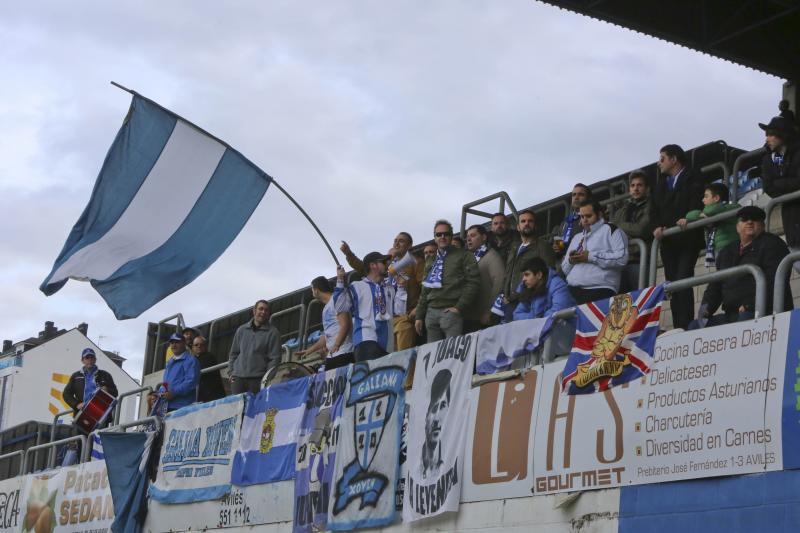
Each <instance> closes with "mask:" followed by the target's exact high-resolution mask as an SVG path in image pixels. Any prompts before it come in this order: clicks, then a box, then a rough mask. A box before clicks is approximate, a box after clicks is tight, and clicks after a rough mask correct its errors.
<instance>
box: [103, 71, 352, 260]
mask: <svg viewBox="0 0 800 533" xmlns="http://www.w3.org/2000/svg"><path fill="white" fill-rule="evenodd" d="M111 85H113V86H114V87H117V88H118V89H122V90H123V91H125V92H127V93H130V94H132V95H133V96H138V97H140V98H144V99H145V100H147V101H149V102H152V103H153V104H155V105H157V106H158V107H160V108H161V109H163V110H164V111H166V112H167V113H169V114H171V115H174V116H176V117H178V118H180V119H181V120H183V121H184V122H186V123H187V124H189V125H191V126H192V127H193V128H196V129H197V130H198V131H200V132H201V133H203V134H205V135H208V136H209V137H211V138H212V139H214V140H215V141H217V142H219V143H220V144H222V145H223V146H225V147H226V148H228V149H230V150H234V151H236V153H239V154H240V155H241V153H240V152H239V151H238V150H236V149H235V148H233V147H232V146H231V145H229V144H228V143H226V142H225V141H223V140H222V139H219V138H217V137H215V136H214V135H211V134H210V133H209V132H207V131H206V130H204V129H203V128H200V127H199V126H197V125H195V124H193V123H192V122H190V121H188V120H186V119H185V118H183V117H181V116H180V115H178V114H176V113H174V112H173V111H170V110H169V109H167V108H165V107H163V106H162V105H160V104H158V103H157V102H153V100H150V99H149V98H147V97H145V96H142V95H140V94H139V93H137V92H136V91H133V90H131V89H128V88H127V87H123V86H122V85H120V84H119V83H117V82H115V81H112V82H111ZM242 158H243V159H245V160H246V161H248V162H250V161H249V160H248V159H247V158H246V157H244V155H242ZM250 163H251V164H253V163H252V162H250ZM253 166H254V167H256V168H258V169H259V170H260V168H259V167H258V165H255V164H253ZM262 172H263V171H262ZM264 174H265V175H266V177H267V178H268V179H269V180H270V181H271V182H272V183H273V184H274V185H275V187H277V188H278V190H279V191H281V192H282V193H283V194H285V195H286V198H288V199H289V201H290V202H292V203H293V204H294V206H295V207H296V208H297V209H299V210H300V212H301V213H303V216H304V217H306V220H308V222H309V224H311V226H312V227H313V228H314V230H315V231H316V232H317V235H319V238H320V239H322V242H323V243H325V246H326V247H327V248H328V251H329V252H330V254H331V257H333V262H334V263H336V266H337V267H338V266H340V265H341V263H339V260H338V259H337V258H336V254H334V253H333V248H331V245H330V244H329V243H328V240H327V239H326V238H325V236H324V235H323V234H322V232H321V231H320V229H319V228H318V227H317V225H316V224H315V223H314V221H313V220H312V219H311V217H310V216H308V213H306V211H305V209H303V208H302V207H300V204H298V203H297V200H295V199H294V198H292V195H291V194H289V193H288V192H286V189H284V188H283V187H281V186H280V184H279V183H278V182H277V181H276V180H275V178H273V177H272V176H270V175H268V174H266V173H264Z"/></svg>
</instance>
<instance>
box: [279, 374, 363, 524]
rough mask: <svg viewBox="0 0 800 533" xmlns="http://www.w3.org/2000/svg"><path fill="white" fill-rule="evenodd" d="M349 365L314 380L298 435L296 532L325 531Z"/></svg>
mask: <svg viewBox="0 0 800 533" xmlns="http://www.w3.org/2000/svg"><path fill="white" fill-rule="evenodd" d="M350 368H351V366H350V365H346V366H343V367H340V368H335V369H333V370H328V371H327V372H318V373H317V374H316V375H315V376H314V377H313V378H312V381H311V384H310V386H309V388H308V397H307V399H306V409H305V412H304V413H303V422H302V423H301V424H300V432H299V434H298V437H297V463H296V464H295V470H294V528H293V531H294V533H311V532H313V531H323V530H324V529H325V524H326V523H327V521H328V500H329V497H330V494H331V478H333V464H334V462H335V460H336V445H337V443H338V441H339V434H340V428H339V417H340V416H341V414H342V406H343V404H344V396H345V391H346V390H347V378H348V377H349V376H350Z"/></svg>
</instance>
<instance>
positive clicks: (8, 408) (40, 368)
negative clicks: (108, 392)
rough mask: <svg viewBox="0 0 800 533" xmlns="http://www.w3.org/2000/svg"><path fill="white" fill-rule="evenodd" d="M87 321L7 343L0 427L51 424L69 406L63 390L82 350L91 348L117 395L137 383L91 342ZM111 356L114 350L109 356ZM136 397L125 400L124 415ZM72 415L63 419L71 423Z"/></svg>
mask: <svg viewBox="0 0 800 533" xmlns="http://www.w3.org/2000/svg"><path fill="white" fill-rule="evenodd" d="M85 328H86V326H85V324H81V326H79V327H77V328H74V329H71V330H69V331H64V330H61V331H58V330H57V329H56V328H55V327H54V326H53V324H52V322H48V323H46V324H45V329H44V331H43V332H41V333H40V334H39V337H38V338H35V337H34V338H30V339H27V340H24V341H19V342H17V343H11V342H10V341H6V342H5V343H4V346H3V348H4V349H3V354H2V357H0V430H3V429H7V428H10V427H14V426H16V425H18V424H21V423H23V422H28V421H31V420H33V421H39V422H49V423H52V422H53V417H54V416H55V414H56V413H59V412H62V411H65V410H67V409H69V406H68V405H67V404H66V402H64V399H63V397H62V395H61V392H62V391H63V390H64V387H65V386H66V384H67V381H69V377H70V376H71V375H72V373H73V372H75V371H76V370H78V369H80V368H81V352H82V351H83V349H84V348H92V349H94V351H95V354H97V366H98V367H99V368H101V369H103V370H105V371H107V372H108V373H110V374H111V376H112V377H113V378H114V383H115V384H116V385H117V389H118V390H119V392H120V394H121V393H123V392H125V391H129V390H132V389H135V388H138V387H139V384H138V383H137V381H136V380H134V379H133V378H132V377H131V376H129V375H128V373H127V372H125V371H124V370H122V368H121V367H120V366H119V365H118V364H117V363H115V362H114V361H113V360H112V358H111V357H109V355H108V354H106V352H104V351H103V350H102V349H100V347H99V346H97V345H96V344H95V343H93V342H92V341H91V340H89V339H88V338H87V337H86V335H85V334H84V332H85V331H86V329H85ZM112 356H113V354H112ZM135 403H136V401H135V399H134V398H128V399H127V400H125V401H124V403H123V411H122V419H123V421H125V420H132V419H133V416H134V409H135V407H136V406H135ZM71 420H72V417H70V416H67V417H64V422H65V423H70V422H71Z"/></svg>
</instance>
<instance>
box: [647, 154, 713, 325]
mask: <svg viewBox="0 0 800 533" xmlns="http://www.w3.org/2000/svg"><path fill="white" fill-rule="evenodd" d="M686 165H687V160H686V153H685V152H684V151H683V148H681V147H680V146H678V145H677V144H668V145H666V146H664V147H663V148H662V149H661V151H660V156H659V159H658V168H659V170H661V174H662V175H663V176H664V178H665V179H663V180H661V181H660V183H658V185H657V186H656V189H655V191H654V193H653V194H652V195H651V198H652V200H653V226H654V227H655V229H654V230H653V237H654V238H656V239H659V240H660V239H661V238H662V237H663V233H664V230H665V229H667V228H671V227H673V226H675V224H676V222H677V221H678V220H679V219H681V218H683V217H684V216H685V215H686V213H688V212H689V211H692V210H693V209H702V208H703V189H704V184H703V180H702V178H701V177H700V176H699V175H695V174H694V173H693V172H692V170H691V169H690V168H688V167H687V166H686ZM702 247H703V232H702V231H698V230H696V229H695V230H689V231H688V232H686V233H681V234H680V235H672V236H670V237H666V238H665V239H664V240H663V241H661V262H662V263H663V264H664V277H665V278H666V279H667V281H678V280H680V279H685V278H691V277H692V276H694V265H695V263H696V262H697V255H698V253H699V252H700V249H701V248H702ZM670 308H671V309H672V325H673V327H675V328H686V327H687V326H688V325H689V321H690V320H691V319H692V315H693V314H694V295H693V294H692V289H686V290H683V291H678V292H675V293H673V295H672V298H671V300H670Z"/></svg>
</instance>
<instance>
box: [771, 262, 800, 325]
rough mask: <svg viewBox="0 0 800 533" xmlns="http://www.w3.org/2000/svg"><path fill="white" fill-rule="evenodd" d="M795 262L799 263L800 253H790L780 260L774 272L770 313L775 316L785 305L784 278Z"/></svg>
mask: <svg viewBox="0 0 800 533" xmlns="http://www.w3.org/2000/svg"><path fill="white" fill-rule="evenodd" d="M795 261H800V251H798V252H790V253H789V255H787V256H786V257H784V258H783V259H781V262H780V263H778V268H777V269H776V270H775V287H774V288H773V289H772V312H773V313H775V314H778V313H782V312H783V306H784V304H785V303H786V291H785V290H784V289H785V288H786V278H787V277H788V276H789V270H790V269H791V268H792V265H793V264H794V262H795Z"/></svg>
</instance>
